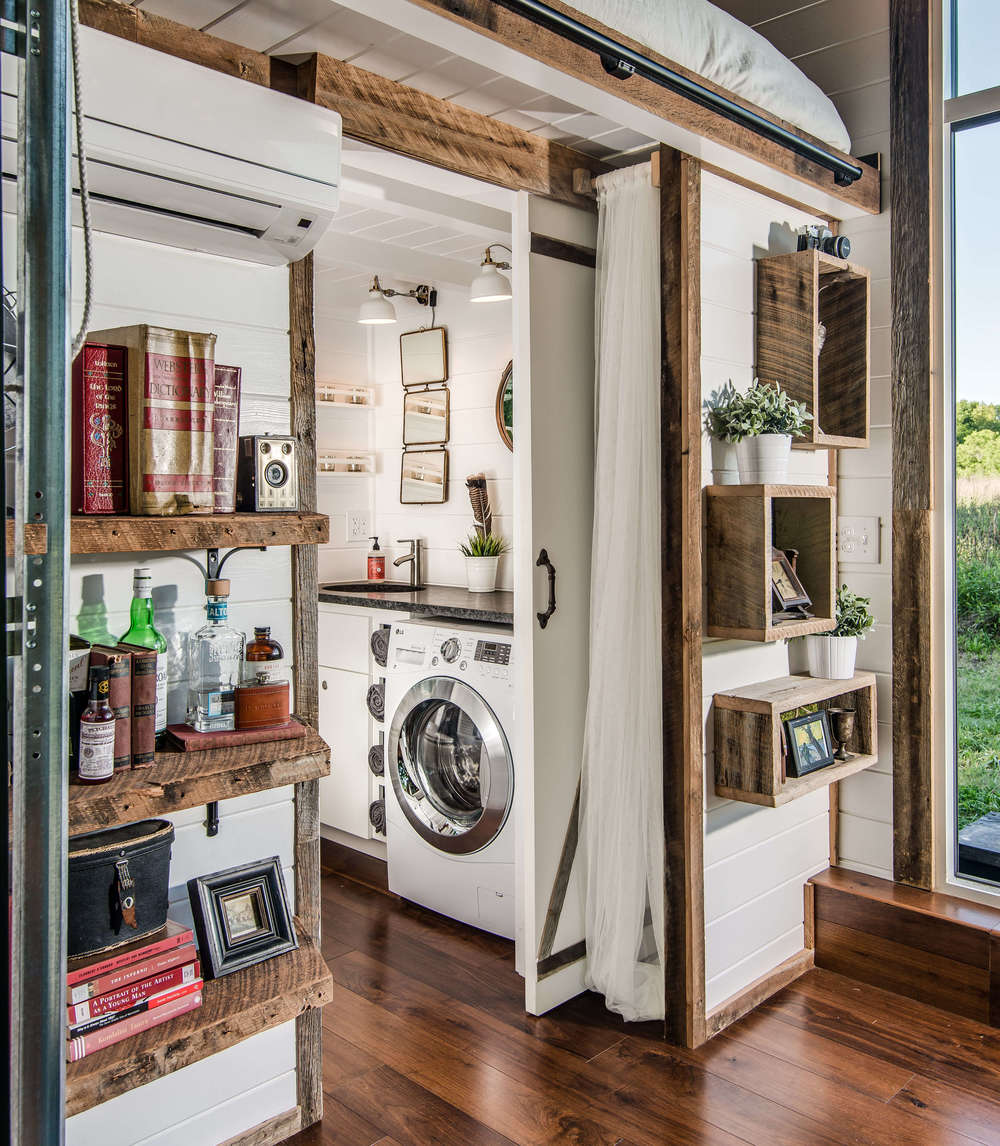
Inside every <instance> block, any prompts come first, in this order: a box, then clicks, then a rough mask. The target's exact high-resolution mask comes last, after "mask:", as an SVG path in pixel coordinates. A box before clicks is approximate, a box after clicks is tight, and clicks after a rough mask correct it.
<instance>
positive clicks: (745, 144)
mask: <svg viewBox="0 0 1000 1146" xmlns="http://www.w3.org/2000/svg"><path fill="white" fill-rule="evenodd" d="M409 2H410V3H412V4H416V5H417V6H418V7H421V8H425V9H428V10H431V11H434V12H438V13H440V14H441V15H442V16H445V17H447V18H448V19H449V20H453V21H454V22H455V23H458V24H462V25H464V26H465V27H468V28H473V29H475V30H476V31H478V32H481V33H482V34H483V35H485V36H489V37H490V39H492V40H495V41H497V42H498V43H500V44H503V45H504V46H505V47H508V48H511V49H513V50H514V51H516V52H519V53H521V54H522V55H525V56H530V57H531V58H532V59H534V60H538V61H539V62H540V63H543V64H546V65H548V66H549V67H552V68H556V69H558V70H559V71H561V72H564V73H565V74H566V75H569V76H573V77H574V78H575V79H579V80H583V81H584V82H585V83H588V84H590V85H591V86H592V87H596V88H601V89H602V90H604V91H607V92H609V93H610V94H611V95H614V96H617V97H618V98H619V99H623V100H627V101H628V102H629V103H632V104H634V105H635V106H636V107H640V108H643V109H644V110H646V111H649V112H652V113H653V114H654V115H657V116H659V117H661V118H662V119H665V120H668V121H669V122H670V123H673V124H677V125H678V126H679V127H682V128H685V129H687V130H688V131H692V132H694V133H695V134H696V135H700V136H703V137H705V138H706V139H711V140H713V141H715V142H716V143H719V144H722V145H723V146H725V147H730V148H733V149H734V150H736V151H740V152H742V153H743V154H744V155H747V156H749V157H751V158H752V159H755V160H758V161H759V162H761V163H764V164H766V165H767V166H769V167H773V168H774V169H775V170H777V171H781V172H784V173H785V174H787V175H791V176H793V177H794V178H796V179H800V180H802V181H803V182H805V183H808V184H810V185H811V186H813V187H818V188H820V189H821V190H823V191H825V192H826V193H827V194H829V195H831V196H834V197H835V198H837V199H840V200H842V201H843V202H845V203H850V204H852V205H853V206H855V207H858V208H860V209H861V210H864V211H867V212H869V213H871V214H873V215H877V214H879V212H880V211H881V187H880V176H879V172H878V170H877V169H876V168H874V167H869V166H867V165H866V164H864V163H862V164H860V166H861V168H862V170H863V174H862V176H861V178H860V179H858V180H857V182H855V183H853V184H851V185H850V186H849V187H840V186H837V184H835V183H834V179H833V174H832V173H831V172H830V171H828V170H826V168H824V167H820V166H819V165H818V164H816V163H813V162H812V161H811V160H808V159H805V158H803V157H802V156H799V155H796V154H794V153H793V152H791V151H788V150H787V149H786V148H784V147H782V146H781V145H780V144H778V143H774V142H772V141H771V140H768V139H764V138H762V137H761V136H759V135H757V134H756V133H755V132H752V131H750V130H749V129H748V128H746V127H742V126H741V125H739V124H737V123H733V122H732V121H730V120H728V119H726V118H724V117H723V116H721V115H720V114H719V113H718V112H715V111H710V110H709V109H707V108H703V107H700V106H699V105H698V104H695V103H692V101H691V100H689V99H687V98H686V97H684V96H682V95H677V94H676V93H674V92H671V91H668V90H667V89H666V88H663V87H660V86H659V84H655V83H653V82H652V81H651V80H647V79H645V78H644V77H642V76H631V77H629V78H628V79H626V80H621V79H618V78H616V77H613V76H610V75H608V73H607V72H606V71H605V70H604V67H603V65H602V64H601V61H600V59H599V58H598V56H597V55H596V54H595V53H593V52H591V51H589V50H588V49H586V48H582V47H579V46H578V45H576V44H573V43H571V42H570V41H569V40H565V39H563V38H562V37H561V36H559V35H557V34H556V33H555V32H550V31H548V30H547V29H545V28H541V27H539V26H538V25H537V24H535V23H533V22H532V21H531V20H529V19H527V17H525V16H520V15H518V14H516V13H514V12H511V11H508V10H507V9H506V8H503V7H501V6H500V5H499V4H495V3H493V0H409ZM546 3H547V4H549V6H550V7H552V8H555V9H557V10H558V11H560V12H563V13H564V14H566V15H568V16H570V17H572V18H573V19H574V20H578V21H579V22H580V23H582V24H586V25H587V26H588V27H589V28H592V29H594V30H595V31H597V32H600V33H601V34H603V35H605V36H609V37H610V38H611V39H613V40H616V41H617V42H618V43H620V44H623V45H624V46H626V47H629V48H632V49H633V50H634V51H636V52H639V53H641V54H642V55H644V56H647V57H648V58H649V59H651V60H654V61H656V62H657V63H660V64H662V65H664V66H665V67H668V68H671V69H672V70H674V71H676V72H679V73H681V74H682V75H685V76H687V77H689V78H690V79H692V80H694V81H696V82H697V83H699V84H702V85H703V86H704V87H707V88H710V89H712V90H714V91H716V92H718V93H719V94H721V95H723V96H725V97H726V98H727V99H729V100H731V101H732V102H733V103H736V104H739V105H740V106H741V107H744V108H746V109H747V110H749V111H753V112H756V113H757V114H758V115H762V116H763V117H764V118H765V119H768V120H770V121H771V122H772V123H776V124H778V125H780V126H781V127H784V128H787V129H788V130H789V131H791V132H792V133H793V134H795V135H797V136H799V137H800V138H802V139H806V140H809V141H811V142H813V143H818V144H819V145H820V146H821V147H823V148H825V149H826V150H828V151H830V152H832V153H833V154H835V155H839V156H841V157H842V158H844V159H847V160H849V161H850V162H853V163H858V160H856V159H854V158H853V157H851V156H849V155H844V154H843V153H842V152H838V151H836V150H835V149H833V148H830V147H829V146H828V145H827V144H825V143H823V142H822V141H821V140H818V139H816V138H815V136H811V135H809V134H808V133H807V132H805V131H803V130H802V129H801V128H799V127H796V126H794V125H793V124H790V123H787V122H786V121H784V120H780V119H778V118H777V117H776V116H774V115H772V114H771V113H770V112H767V111H764V110H763V109H762V108H760V107H757V106H756V105H755V104H752V103H750V102H749V101H747V100H744V99H742V98H741V97H740V96H738V95H735V94H734V93H733V92H730V91H727V90H726V89H725V88H722V87H719V85H717V84H713V83H712V82H711V81H710V80H706V79H705V78H704V77H703V76H700V75H698V74H697V73H695V72H691V71H689V70H688V69H687V68H684V67H682V66H681V65H679V64H677V63H675V62H674V61H672V60H669V59H667V58H666V56H662V55H660V54H659V53H658V52H654V51H653V50H652V49H651V48H648V47H646V46H645V45H644V44H640V43H639V42H638V41H637V40H633V39H631V38H629V37H628V36H625V35H623V33H622V32H621V31H619V30H618V29H615V28H611V27H609V26H608V25H607V24H602V23H600V21H598V20H595V19H594V18H593V17H592V16H589V15H584V14H583V13H581V12H579V11H577V10H576V9H574V8H571V7H570V6H569V5H568V4H565V3H563V2H562V0H546Z"/></svg>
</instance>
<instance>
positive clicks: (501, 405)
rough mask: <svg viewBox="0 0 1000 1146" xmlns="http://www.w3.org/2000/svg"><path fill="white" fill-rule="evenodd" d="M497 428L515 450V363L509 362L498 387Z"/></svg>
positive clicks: (508, 445)
mask: <svg viewBox="0 0 1000 1146" xmlns="http://www.w3.org/2000/svg"><path fill="white" fill-rule="evenodd" d="M497 429H498V430H499V431H500V437H501V438H503V444H504V445H505V446H506V447H507V449H508V450H510V451H511V452H513V450H514V363H513V361H511V362H508V363H507V365H506V366H505V367H504V371H503V374H502V375H501V377H500V386H499V387H498V389H497Z"/></svg>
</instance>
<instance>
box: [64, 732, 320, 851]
mask: <svg viewBox="0 0 1000 1146" xmlns="http://www.w3.org/2000/svg"><path fill="white" fill-rule="evenodd" d="M329 772H330V749H329V747H328V745H327V743H326V741H325V740H323V738H322V737H321V736H320V735H319V733H317V732H315V731H313V729H311V728H310V729H307V731H306V734H305V736H302V737H298V738H296V739H295V740H274V741H270V742H267V743H263V744H239V745H235V746H234V747H232V748H210V749H207V750H206V751H204V752H157V754H156V762H155V763H154V765H153V767H152V768H137V769H134V770H132V769H125V770H123V771H121V772H116V773H115V774H114V776H113V777H112V778H111V779H110V780H109V781H108V782H107V783H106V784H79V783H76V782H74V780H73V779H71V781H70V785H69V832H70V835H77V834H79V833H81V832H93V831H97V830H98V829H99V828H107V827H112V826H113V825H115V824H131V823H134V822H135V821H136V820H144V819H146V818H148V817H150V816H162V815H164V814H166V813H167V812H178V811H180V810H181V809H182V808H196V807H198V805H199V804H208V803H210V802H212V801H213V800H231V799H232V798H233V797H235V796H248V795H250V794H251V793H252V792H263V791H266V790H267V789H269V788H282V787H284V786H285V785H286V784H298V783H301V782H302V781H304V780H318V779H320V778H321V777H323V776H327V775H329Z"/></svg>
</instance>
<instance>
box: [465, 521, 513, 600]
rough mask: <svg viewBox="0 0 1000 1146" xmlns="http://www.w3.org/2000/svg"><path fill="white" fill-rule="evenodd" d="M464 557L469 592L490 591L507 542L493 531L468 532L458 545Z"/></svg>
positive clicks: (494, 583)
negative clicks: (465, 538)
mask: <svg viewBox="0 0 1000 1146" xmlns="http://www.w3.org/2000/svg"><path fill="white" fill-rule="evenodd" d="M459 549H461V551H462V554H463V555H464V557H465V576H466V580H467V581H468V585H469V592H470V593H492V592H493V590H494V589H495V588H496V585H497V566H498V565H499V564H500V558H501V557H502V556H503V555H504V554H505V553H506V552H507V549H508V546H507V542H506V541H504V539H503V538H502V537H497V535H496V534H495V533H480V532H478V531H475V532H473V533H470V534H469V536H468V539H467V540H465V541H463V542H462V544H461V545H460V546H459Z"/></svg>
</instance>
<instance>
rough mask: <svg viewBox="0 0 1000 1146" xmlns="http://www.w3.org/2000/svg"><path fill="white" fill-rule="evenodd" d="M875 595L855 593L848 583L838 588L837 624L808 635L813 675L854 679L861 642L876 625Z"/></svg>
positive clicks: (831, 678)
mask: <svg viewBox="0 0 1000 1146" xmlns="http://www.w3.org/2000/svg"><path fill="white" fill-rule="evenodd" d="M870 606H871V598H870V597H862V596H860V595H859V594H858V593H854V592H852V591H851V590H850V589H848V587H847V586H846V585H841V586H840V588H839V589H838V590H837V613H836V616H837V624H836V626H835V627H834V628H833V629H831V630H830V632H828V633H811V634H810V635H809V636H807V637H806V638H805V641H806V656H807V657H808V660H809V675H810V676H815V677H822V678H823V679H824V680H850V679H851V677H853V676H854V666H855V663H856V661H857V658H858V641H859V640H862V641H863V640H864V639H865V637H866V636H867V635H868V631H869V630H870V629H871V627H872V625H874V624H875V618H874V617H873V616H872V613H871V608H870Z"/></svg>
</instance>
